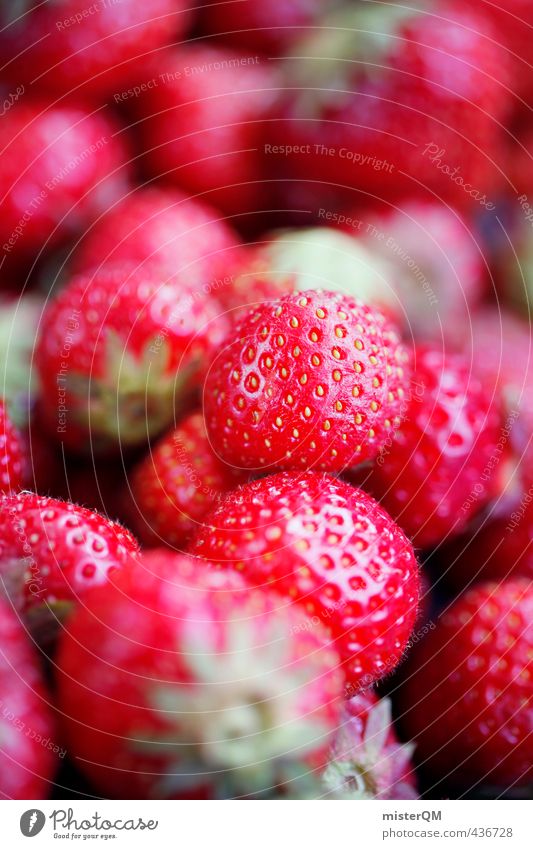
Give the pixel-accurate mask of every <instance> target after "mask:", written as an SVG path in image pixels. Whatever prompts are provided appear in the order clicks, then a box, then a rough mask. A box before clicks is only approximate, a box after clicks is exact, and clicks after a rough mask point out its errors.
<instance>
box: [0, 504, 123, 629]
mask: <svg viewBox="0 0 533 849" xmlns="http://www.w3.org/2000/svg"><path fill="white" fill-rule="evenodd" d="M137 551H138V543H137V541H136V540H135V539H134V538H133V536H132V535H131V534H130V533H129V531H126V530H125V529H124V528H123V527H121V526H120V525H118V524H117V523H115V522H111V521H109V519H105V518H104V517H103V516H99V515H98V513H93V511H92V510H87V509H85V508H84V507H77V506H76V505H75V504H71V503H70V502H67V501H58V500H56V499H54V498H48V497H45V496H42V495H35V494H34V493H32V492H21V493H18V494H16V495H4V496H2V497H1V498H0V579H1V581H2V586H3V589H4V591H5V592H6V593H7V595H8V597H9V599H10V600H11V602H12V604H13V605H14V606H15V607H16V608H17V610H19V612H20V613H21V614H22V615H23V616H24V617H25V619H26V621H27V623H28V626H29V627H30V628H31V629H32V630H34V631H35V634H36V637H37V638H38V639H39V640H40V641H42V642H47V641H48V640H49V637H50V636H54V635H55V633H56V632H57V630H58V629H59V625H60V622H61V620H63V619H64V617H65V616H66V615H67V614H68V613H69V612H70V610H71V609H72V607H73V604H74V602H75V601H76V600H77V599H78V597H79V596H80V594H83V593H85V592H86V591H87V590H88V589H89V588H90V587H93V586H97V585H99V584H102V583H104V582H105V581H107V579H108V576H109V575H110V574H112V573H113V572H114V571H116V570H119V569H123V568H124V567H125V566H126V565H127V564H128V563H129V562H130V558H131V557H132V556H134V555H136V553H137Z"/></svg>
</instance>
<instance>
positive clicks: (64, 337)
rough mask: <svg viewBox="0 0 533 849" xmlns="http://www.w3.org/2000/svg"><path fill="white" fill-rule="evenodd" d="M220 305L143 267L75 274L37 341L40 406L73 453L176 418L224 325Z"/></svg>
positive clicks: (139, 436) (135, 439)
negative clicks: (40, 391) (220, 314)
mask: <svg viewBox="0 0 533 849" xmlns="http://www.w3.org/2000/svg"><path fill="white" fill-rule="evenodd" d="M218 312H219V310H218V305H217V304H216V303H215V302H214V300H213V299H211V298H209V297H206V296H205V295H204V294H201V296H200V294H199V293H198V292H197V291H196V290H194V289H193V288H192V287H191V286H187V285H186V283H185V281H184V280H181V281H179V282H178V281H177V280H175V279H172V278H169V277H168V276H167V272H166V271H164V272H163V271H161V270H159V269H158V268H155V267H153V266H148V265H143V267H142V268H140V269H136V270H133V269H132V268H131V267H129V266H127V267H126V266H124V265H122V266H112V267H109V266H106V267H104V266H102V267H101V268H100V269H99V270H97V271H95V272H94V274H89V273H87V274H81V275H78V276H75V277H73V278H71V279H70V280H69V281H68V283H67V285H66V286H65V287H64V288H63V289H62V290H61V291H60V293H59V295H58V296H57V297H56V298H55V299H54V300H53V301H52V302H51V303H50V304H49V305H48V307H47V309H46V311H45V314H44V317H43V320H42V324H41V332H40V337H39V340H38V343H37V351H36V363H37V367H38V370H39V375H40V380H41V384H42V391H43V397H42V407H43V412H44V415H45V417H46V419H47V422H48V424H49V427H50V430H51V431H56V433H57V436H58V437H59V438H60V439H61V440H62V441H64V442H65V443H66V444H67V445H68V446H70V447H71V448H74V449H76V450H78V451H79V450H80V449H81V450H83V451H87V450H89V449H90V450H92V451H94V450H96V451H100V450H106V449H114V448H116V447H117V446H118V444H119V443H123V444H124V445H126V446H132V445H136V444H142V443H143V442H144V441H145V440H146V439H147V437H149V436H150V435H153V434H155V435H157V434H158V433H160V432H161V431H162V430H164V429H165V428H166V427H168V425H169V424H170V423H171V422H172V419H173V416H174V409H175V407H176V408H179V406H180V405H182V404H183V403H184V401H185V400H186V399H187V397H188V395H190V394H191V392H192V390H193V387H194V383H195V381H196V380H197V379H198V375H199V374H201V372H202V370H203V368H204V367H205V366H206V365H207V362H208V360H209V358H210V356H211V354H212V352H213V351H214V350H215V349H216V347H217V346H218V345H220V343H221V341H222V338H223V336H224V334H225V331H226V324H225V321H224V320H223V319H219V318H218Z"/></svg>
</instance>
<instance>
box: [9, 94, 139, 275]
mask: <svg viewBox="0 0 533 849" xmlns="http://www.w3.org/2000/svg"><path fill="white" fill-rule="evenodd" d="M128 158H129V156H128V150H127V146H126V145H125V142H124V140H123V138H122V137H121V135H120V134H119V128H118V127H117V125H116V124H115V122H114V121H112V120H111V119H110V118H109V117H107V116H106V115H104V114H102V113H101V112H100V113H97V112H94V111H93V112H88V111H86V110H85V109H83V108H81V107H79V106H50V105H48V104H46V103H44V102H40V101H39V102H31V103H30V102H29V101H27V102H24V103H21V104H16V105H15V106H13V107H12V108H11V109H10V110H9V111H8V112H7V113H6V114H5V115H4V117H3V118H2V121H1V123H0V197H1V198H2V219H1V225H0V243H2V245H3V253H4V256H5V257H6V258H7V261H6V262H4V264H3V266H2V273H3V274H4V275H7V273H8V269H9V271H12V269H13V268H14V267H15V266H17V265H25V266H26V265H29V263H30V262H33V260H34V259H35V257H36V256H37V254H38V252H39V251H42V250H43V249H44V248H48V247H49V246H50V245H53V244H54V243H57V242H58V241H59V240H61V239H62V238H65V237H68V236H72V235H73V234H76V233H78V232H80V231H83V229H84V228H85V227H86V225H87V224H88V223H89V222H90V221H92V220H93V219H94V218H96V217H97V215H99V214H100V213H101V212H102V211H103V210H104V209H106V208H107V207H108V206H110V205H112V204H113V203H114V202H115V201H116V200H118V198H120V197H121V196H122V195H123V194H124V192H125V191H126V189H127V186H128V182H129V179H128V178H129V168H128V164H127V163H128Z"/></svg>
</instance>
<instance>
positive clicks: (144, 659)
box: [57, 550, 342, 799]
mask: <svg viewBox="0 0 533 849" xmlns="http://www.w3.org/2000/svg"><path fill="white" fill-rule="evenodd" d="M301 622H302V617H301V612H300V611H299V610H298V609H297V608H292V607H290V606H289V607H288V606H286V605H285V604H284V603H283V602H282V600H281V599H279V598H277V597H276V596H275V595H274V594H271V593H269V592H263V591H259V590H254V589H251V588H249V587H247V586H246V585H245V584H244V583H243V581H242V579H241V578H240V577H239V576H238V575H229V574H220V573H217V572H215V571H211V570H206V569H203V568H202V565H201V564H198V563H195V561H194V560H193V559H191V558H188V557H186V556H185V555H175V554H173V553H171V552H168V551H157V550H155V551H154V552H153V553H151V552H150V553H148V554H145V555H144V558H143V560H142V562H141V564H140V565H139V566H138V567H136V568H134V569H133V570H132V572H131V573H130V574H129V575H128V574H127V573H126V572H124V573H123V574H122V575H120V576H119V577H117V579H116V581H115V582H114V584H108V585H107V586H105V587H100V588H98V589H97V590H94V591H93V592H92V593H91V594H90V595H88V596H87V597H86V599H85V604H84V606H83V608H82V607H80V608H78V611H77V612H76V614H75V615H74V616H73V618H72V619H71V620H70V621H69V626H68V632H65V634H64V636H63V640H62V643H61V647H60V651H59V657H58V663H57V666H58V670H59V676H58V688H59V704H60V709H61V712H62V716H63V719H64V727H65V732H66V737H67V743H68V746H69V749H71V750H72V751H73V753H74V754H75V756H76V758H77V759H78V763H79V765H80V767H81V768H82V769H83V770H84V772H86V773H87V774H88V775H89V776H90V778H91V779H92V781H93V782H94V785H95V787H96V788H98V789H99V790H100V791H101V792H104V793H106V794H109V795H111V796H115V797H116V796H118V795H120V797H121V798H140V799H146V798H156V799H168V798H176V797H184V796H186V797H188V798H206V797H223V798H232V797H235V796H247V797H250V796H255V797H257V796H265V795H267V796H268V795H272V794H273V793H275V794H281V793H284V792H285V793H287V792H289V793H290V794H291V795H299V793H300V792H303V793H306V792H307V787H308V785H309V784H311V787H312V788H313V789H314V783H315V782H316V778H315V782H313V778H314V777H315V776H317V775H318V771H319V770H320V769H321V768H322V767H323V765H324V762H325V760H326V756H327V750H328V744H329V741H330V738H331V734H332V732H333V731H334V729H335V727H336V723H337V717H338V705H339V702H340V695H341V692H342V687H341V680H340V677H339V673H338V671H337V668H336V667H337V664H338V657H337V656H336V654H335V652H334V651H332V650H331V649H330V648H329V647H328V646H327V638H326V635H325V633H324V631H323V629H321V628H317V629H313V630H312V631H307V630H302V629H300V625H301ZM110 669H112V674H109V670H110ZM111 703H112V704H113V709H112V710H110V709H109V705H110V704H111ZM117 770H119V771H120V781H117Z"/></svg>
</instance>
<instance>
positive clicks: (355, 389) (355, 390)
mask: <svg viewBox="0 0 533 849" xmlns="http://www.w3.org/2000/svg"><path fill="white" fill-rule="evenodd" d="M360 394H361V393H360V392H359V387H358V386H354V388H353V389H352V395H353V397H354V398H359V395H360Z"/></svg>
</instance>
